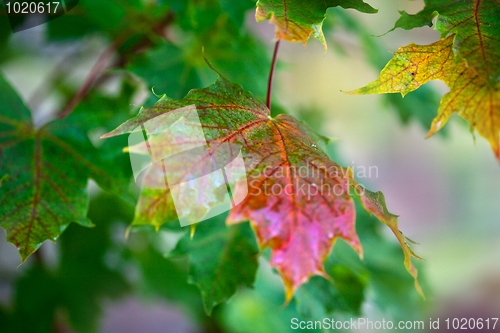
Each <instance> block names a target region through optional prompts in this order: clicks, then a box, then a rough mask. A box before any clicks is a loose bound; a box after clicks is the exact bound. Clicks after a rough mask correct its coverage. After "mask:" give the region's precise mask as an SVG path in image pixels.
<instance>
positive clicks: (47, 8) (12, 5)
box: [5, 1, 59, 14]
mask: <svg viewBox="0 0 500 333" xmlns="http://www.w3.org/2000/svg"><path fill="white" fill-rule="evenodd" d="M5 7H6V8H7V14H55V13H56V12H57V9H58V7H59V2H58V1H52V2H47V3H43V2H38V3H37V2H27V1H23V2H18V1H9V2H6V3H5Z"/></svg>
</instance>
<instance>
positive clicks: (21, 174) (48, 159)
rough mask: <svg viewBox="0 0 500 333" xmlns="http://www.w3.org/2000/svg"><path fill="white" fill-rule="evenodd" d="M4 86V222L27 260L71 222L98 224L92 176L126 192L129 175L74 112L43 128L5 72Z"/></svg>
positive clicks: (0, 187) (0, 122)
mask: <svg viewBox="0 0 500 333" xmlns="http://www.w3.org/2000/svg"><path fill="white" fill-rule="evenodd" d="M0 90H1V91H2V94H1V95H0V105H2V115H0V178H2V181H1V184H0V226H1V227H2V228H4V229H5V231H6V234H7V240H8V241H9V242H11V243H12V244H14V245H15V246H16V247H17V248H18V250H19V254H20V255H21V259H22V261H23V262H24V261H25V260H26V258H28V256H29V255H30V254H31V253H33V252H34V251H36V249H38V247H39V246H40V245H41V244H42V243H43V242H44V241H45V240H47V239H50V240H52V241H55V240H56V239H57V237H58V236H59V235H60V234H61V233H62V232H63V231H64V230H65V229H66V228H67V226H68V225H69V224H70V223H71V222H76V223H78V224H80V225H82V226H86V227H91V226H92V223H91V221H90V220H89V219H88V218H87V208H88V202H89V199H88V193H87V183H88V179H89V178H90V177H92V178H93V179H94V180H96V181H97V183H98V184H99V185H100V186H102V187H103V188H105V189H109V190H113V191H115V192H118V193H121V194H125V193H126V191H125V190H124V186H125V185H126V184H127V182H126V181H125V180H126V179H127V176H126V175H122V173H121V170H119V169H120V168H116V166H114V165H113V161H106V160H105V159H104V158H103V157H101V156H100V154H99V153H97V150H96V148H95V147H94V146H93V145H92V144H91V142H90V140H89V138H88V137H87V134H86V132H85V131H83V130H82V129H81V128H79V127H77V126H76V125H75V123H74V122H73V118H72V117H70V118H68V119H66V120H64V121H54V122H52V123H49V124H46V125H45V126H43V127H41V128H38V129H37V128H35V127H34V126H33V123H32V120H31V114H30V111H29V110H28V109H27V108H26V106H25V105H24V103H23V102H22V100H21V99H20V98H19V96H18V95H17V94H16V92H15V91H14V90H13V89H12V88H11V87H10V85H9V84H8V83H7V81H5V79H3V77H1V76H0ZM89 121H90V119H89ZM81 125H82V126H84V125H85V124H81Z"/></svg>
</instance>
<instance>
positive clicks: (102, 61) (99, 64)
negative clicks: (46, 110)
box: [59, 32, 126, 119]
mask: <svg viewBox="0 0 500 333" xmlns="http://www.w3.org/2000/svg"><path fill="white" fill-rule="evenodd" d="M125 36H126V34H125V32H124V33H121V34H120V35H119V36H118V37H117V38H116V39H115V40H114V41H113V42H112V43H111V44H110V45H109V46H108V47H107V48H106V49H105V50H104V52H103V53H102V54H101V55H100V56H99V58H98V59H97V61H96V63H95V64H94V66H93V67H92V69H91V70H90V73H89V75H87V77H86V78H85V81H84V82H83V84H82V85H81V86H80V88H79V89H78V91H77V92H76V94H75V96H73V98H72V99H71V100H70V101H69V103H68V104H67V105H66V107H65V108H64V109H63V110H62V111H61V113H59V118H60V119H64V118H66V117H67V116H68V115H69V114H70V113H71V111H73V109H74V108H75V107H76V106H77V104H78V103H80V101H81V100H82V98H83V97H84V96H85V95H86V94H87V92H88V91H89V89H90V87H92V83H94V80H95V79H96V78H97V77H98V76H99V74H100V73H101V72H102V70H103V69H104V67H105V66H106V64H107V63H108V61H109V59H110V58H111V57H112V56H113V54H115V52H116V50H117V49H118V48H119V47H120V46H121V45H122V44H123V42H125V40H126V38H125Z"/></svg>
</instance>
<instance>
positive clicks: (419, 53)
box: [348, 35, 500, 159]
mask: <svg viewBox="0 0 500 333" xmlns="http://www.w3.org/2000/svg"><path fill="white" fill-rule="evenodd" d="M453 39H454V35H451V36H449V37H448V38H445V39H442V40H440V41H438V42H436V43H433V44H430V45H415V44H413V43H412V44H410V45H408V46H405V47H401V48H400V49H399V50H398V51H397V52H396V53H395V54H394V57H393V58H392V59H391V61H389V63H388V64H387V65H386V66H385V68H384V69H383V70H382V72H381V73H380V77H379V78H378V79H377V80H375V81H373V82H371V83H370V84H368V85H367V86H365V87H363V88H360V89H357V90H354V91H351V92H348V93H349V94H352V95H364V94H380V93H396V92H400V93H401V94H402V95H403V96H404V95H405V94H407V93H409V92H411V91H413V90H415V89H417V88H418V87H420V86H421V85H422V84H424V83H426V82H428V81H430V80H442V81H444V82H445V83H446V85H447V86H448V87H449V88H450V92H449V93H447V94H446V95H444V96H443V98H442V99H441V105H440V106H439V109H438V115H437V117H436V118H434V120H433V122H432V125H431V129H430V131H429V134H428V136H431V135H433V134H434V133H436V132H437V131H438V130H439V129H441V128H442V127H443V126H444V125H445V124H446V122H447V121H448V119H449V118H450V116H451V115H452V114H453V112H456V113H458V114H459V115H460V116H461V117H463V118H464V119H466V120H467V121H468V122H469V123H470V126H471V129H475V130H477V132H478V133H479V134H480V135H481V136H483V137H484V138H486V139H487V140H488V141H489V143H490V144H491V147H492V148H493V152H494V153H495V155H496V157H497V158H498V159H500V142H499V137H500V82H497V83H496V84H495V85H491V84H490V81H489V80H487V79H486V78H485V77H483V76H481V75H480V74H479V73H478V72H476V71H475V70H474V69H473V68H471V67H468V66H467V63H466V61H461V62H459V63H456V62H455V56H454V52H453Z"/></svg>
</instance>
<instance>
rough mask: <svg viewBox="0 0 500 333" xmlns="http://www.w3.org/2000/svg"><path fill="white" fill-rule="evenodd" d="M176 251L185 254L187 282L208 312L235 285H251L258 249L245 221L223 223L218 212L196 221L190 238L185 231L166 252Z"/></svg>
mask: <svg viewBox="0 0 500 333" xmlns="http://www.w3.org/2000/svg"><path fill="white" fill-rule="evenodd" d="M221 216H222V217H224V215H221ZM179 254H187V255H188V256H189V275H188V282H189V283H191V284H194V285H196V286H197V287H198V288H199V289H200V291H201V294H202V297H203V301H204V302H203V304H204V306H205V311H206V312H207V313H208V314H210V313H211V312H212V309H213V308H214V307H215V306H216V305H217V304H220V303H222V302H226V301H227V300H228V299H229V298H230V297H231V296H232V295H233V294H234V293H235V292H236V290H237V288H238V286H246V287H252V286H253V282H254V280H255V274H256V272H257V266H258V263H257V258H258V254H259V250H258V248H257V244H256V243H255V237H254V235H253V233H252V230H251V229H250V227H249V226H248V225H247V224H240V225H235V226H231V227H226V226H225V224H224V219H223V218H220V216H218V217H215V218H212V219H211V220H209V221H207V223H201V224H199V225H198V227H197V228H196V233H195V234H194V235H193V237H192V239H191V237H190V236H189V235H188V234H186V237H184V238H183V239H182V240H181V241H180V242H179V243H178V244H177V247H176V248H175V250H174V251H173V252H172V253H171V254H170V255H179Z"/></svg>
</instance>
